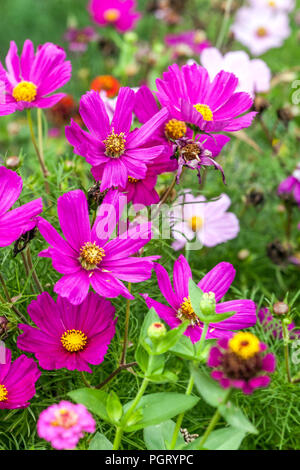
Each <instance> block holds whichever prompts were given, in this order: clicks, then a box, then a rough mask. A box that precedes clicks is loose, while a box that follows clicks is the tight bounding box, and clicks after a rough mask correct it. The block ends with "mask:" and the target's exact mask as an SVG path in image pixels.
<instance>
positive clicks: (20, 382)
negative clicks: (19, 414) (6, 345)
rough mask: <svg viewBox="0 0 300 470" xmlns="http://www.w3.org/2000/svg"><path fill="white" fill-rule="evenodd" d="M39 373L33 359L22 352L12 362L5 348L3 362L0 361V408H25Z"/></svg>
mask: <svg viewBox="0 0 300 470" xmlns="http://www.w3.org/2000/svg"><path fill="white" fill-rule="evenodd" d="M40 375H41V373H40V371H39V370H38V368H37V365H36V363H35V362H34V360H33V359H28V357H26V356H25V355H24V354H23V355H22V356H20V357H18V359H16V360H15V361H14V362H13V363H12V362H11V351H10V349H6V350H5V362H4V364H2V363H1V362H0V410H2V409H15V408H27V406H29V405H30V403H29V401H28V400H30V399H31V398H32V397H33V396H34V395H35V382H36V381H37V380H38V379H39V377H40Z"/></svg>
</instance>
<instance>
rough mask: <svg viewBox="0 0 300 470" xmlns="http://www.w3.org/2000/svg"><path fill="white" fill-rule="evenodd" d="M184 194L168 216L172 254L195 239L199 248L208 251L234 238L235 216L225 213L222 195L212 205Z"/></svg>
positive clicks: (225, 201) (226, 200) (227, 201)
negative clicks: (170, 228)
mask: <svg viewBox="0 0 300 470" xmlns="http://www.w3.org/2000/svg"><path fill="white" fill-rule="evenodd" d="M188 191H189V190H187V192H186V193H185V194H184V195H182V196H179V198H178V199H177V201H176V204H175V205H173V207H172V211H171V212H170V223H171V225H172V232H173V237H174V238H175V242H174V243H173V244H172V247H173V248H174V250H180V249H181V248H183V247H184V246H185V244H186V243H187V242H189V241H192V240H194V239H195V237H196V239H197V240H198V241H199V242H200V243H201V245H204V246H209V247H212V246H216V245H219V244H220V243H224V242H226V241H228V240H232V239H233V238H235V237H236V236H237V235H238V233H239V231H240V227H239V221H238V219H237V217H236V215H235V214H233V213H232V212H226V211H227V209H228V208H229V206H230V204H231V200H230V198H229V197H228V196H227V195H226V194H221V196H220V197H219V199H217V200H216V201H209V202H206V198H205V197H204V196H197V197H194V196H193V195H192V194H191V193H189V192H188Z"/></svg>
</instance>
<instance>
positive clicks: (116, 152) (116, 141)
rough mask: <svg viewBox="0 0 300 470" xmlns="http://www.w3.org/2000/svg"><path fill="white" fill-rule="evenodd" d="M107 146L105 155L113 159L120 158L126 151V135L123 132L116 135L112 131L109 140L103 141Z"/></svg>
mask: <svg viewBox="0 0 300 470" xmlns="http://www.w3.org/2000/svg"><path fill="white" fill-rule="evenodd" d="M103 143H104V145H105V155H107V156H108V157H112V158H118V157H120V156H121V155H122V154H123V153H124V150H125V143H126V139H125V134H124V132H121V133H120V134H115V132H114V129H112V131H111V134H109V136H108V137H107V139H105V140H103Z"/></svg>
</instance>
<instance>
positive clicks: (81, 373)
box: [80, 371, 93, 388]
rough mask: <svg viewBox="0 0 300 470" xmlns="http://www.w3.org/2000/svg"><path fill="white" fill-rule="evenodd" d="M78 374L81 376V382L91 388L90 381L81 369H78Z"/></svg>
mask: <svg viewBox="0 0 300 470" xmlns="http://www.w3.org/2000/svg"><path fill="white" fill-rule="evenodd" d="M80 375H81V378H82V382H83V383H84V385H85V386H86V387H88V388H93V387H92V386H91V384H90V382H89V381H88V380H87V378H86V376H85V375H84V372H83V371H80Z"/></svg>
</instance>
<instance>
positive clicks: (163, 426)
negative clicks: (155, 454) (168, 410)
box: [144, 420, 185, 450]
mask: <svg viewBox="0 0 300 470" xmlns="http://www.w3.org/2000/svg"><path fill="white" fill-rule="evenodd" d="M174 429H175V423H174V421H172V420H168V421H165V422H164V423H160V424H156V425H155V426H149V427H147V428H145V429H144V441H145V444H146V447H147V449H148V450H168V447H167V445H168V443H169V442H170V441H171V439H172V435H173V432H174ZM184 444H185V441H184V439H183V437H182V434H181V433H178V437H177V442H176V448H181V447H182V446H184Z"/></svg>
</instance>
